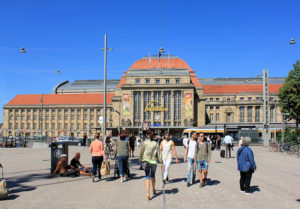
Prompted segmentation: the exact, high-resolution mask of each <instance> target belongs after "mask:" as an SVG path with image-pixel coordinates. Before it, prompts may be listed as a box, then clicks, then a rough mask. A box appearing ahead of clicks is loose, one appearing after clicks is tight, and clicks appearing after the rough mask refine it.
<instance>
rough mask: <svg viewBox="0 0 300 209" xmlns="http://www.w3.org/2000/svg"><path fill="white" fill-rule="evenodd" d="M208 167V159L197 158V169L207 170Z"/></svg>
mask: <svg viewBox="0 0 300 209" xmlns="http://www.w3.org/2000/svg"><path fill="white" fill-rule="evenodd" d="M207 169H208V162H207V160H197V170H198V171H201V170H207Z"/></svg>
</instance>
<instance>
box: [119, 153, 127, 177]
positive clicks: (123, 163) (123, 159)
mask: <svg viewBox="0 0 300 209" xmlns="http://www.w3.org/2000/svg"><path fill="white" fill-rule="evenodd" d="M118 163H119V172H120V176H124V171H125V173H127V168H128V165H127V164H128V156H119V157H118Z"/></svg>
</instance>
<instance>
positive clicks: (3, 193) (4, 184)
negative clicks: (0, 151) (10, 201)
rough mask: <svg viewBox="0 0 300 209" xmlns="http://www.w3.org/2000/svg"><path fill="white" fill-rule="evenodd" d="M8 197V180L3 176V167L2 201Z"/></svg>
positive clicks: (0, 184)
mask: <svg viewBox="0 0 300 209" xmlns="http://www.w3.org/2000/svg"><path fill="white" fill-rule="evenodd" d="M7 196H8V187H7V183H6V180H5V179H4V175H3V167H2V179H1V180H0V200H4V199H6V198H7Z"/></svg>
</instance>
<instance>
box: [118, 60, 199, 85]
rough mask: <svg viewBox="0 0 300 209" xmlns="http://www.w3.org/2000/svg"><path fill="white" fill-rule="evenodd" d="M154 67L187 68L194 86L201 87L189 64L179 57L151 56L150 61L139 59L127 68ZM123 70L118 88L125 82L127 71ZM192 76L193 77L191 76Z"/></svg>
mask: <svg viewBox="0 0 300 209" xmlns="http://www.w3.org/2000/svg"><path fill="white" fill-rule="evenodd" d="M155 68H173V69H187V70H188V71H189V73H190V75H191V81H192V83H193V84H194V85H195V87H202V85H201V84H200V82H199V80H198V78H197V76H196V74H195V71H194V70H192V69H191V68H190V66H189V65H188V64H187V63H186V62H185V61H184V60H183V59H180V58H170V59H158V58H151V62H150V61H149V59H139V60H137V61H136V62H135V63H133V65H132V66H131V67H130V68H129V70H135V69H155ZM129 70H127V71H125V72H124V75H123V76H122V78H121V80H120V82H119V84H118V86H117V88H120V87H121V86H122V85H123V84H125V83H126V79H125V78H124V77H126V73H127V72H128V71H129ZM192 77H193V78H192Z"/></svg>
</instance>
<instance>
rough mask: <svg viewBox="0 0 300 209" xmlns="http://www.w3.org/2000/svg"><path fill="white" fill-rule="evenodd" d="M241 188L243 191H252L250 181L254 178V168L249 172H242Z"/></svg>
mask: <svg viewBox="0 0 300 209" xmlns="http://www.w3.org/2000/svg"><path fill="white" fill-rule="evenodd" d="M240 174H241V178H240V189H241V191H245V192H250V182H251V178H252V170H249V171H248V172H240Z"/></svg>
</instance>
